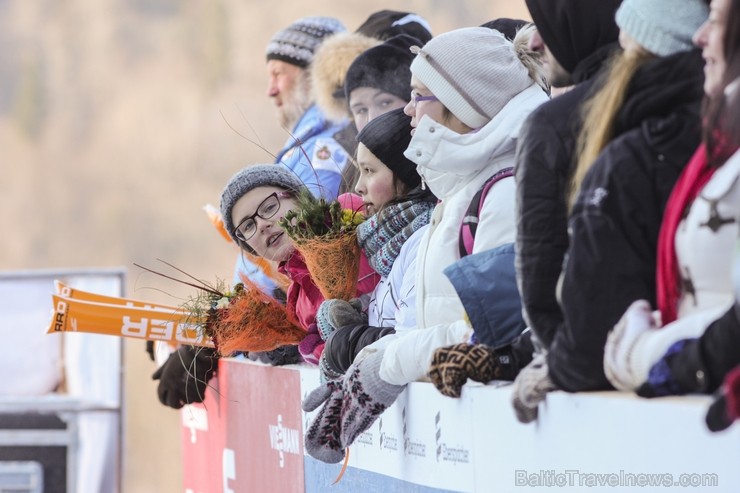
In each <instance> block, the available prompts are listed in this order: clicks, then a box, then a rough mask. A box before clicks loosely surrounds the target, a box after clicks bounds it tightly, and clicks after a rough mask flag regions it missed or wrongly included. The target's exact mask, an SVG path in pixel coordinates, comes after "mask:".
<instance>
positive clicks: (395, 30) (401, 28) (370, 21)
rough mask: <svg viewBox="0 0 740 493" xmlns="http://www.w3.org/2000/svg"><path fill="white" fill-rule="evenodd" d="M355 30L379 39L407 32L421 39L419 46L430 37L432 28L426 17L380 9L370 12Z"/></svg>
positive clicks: (382, 39)
mask: <svg viewBox="0 0 740 493" xmlns="http://www.w3.org/2000/svg"><path fill="white" fill-rule="evenodd" d="M355 32H358V33H360V34H364V35H365V36H369V37H371V38H376V39H380V40H381V41H384V40H386V39H390V38H392V37H393V36H397V35H399V34H408V35H409V36H413V37H415V38H416V39H418V40H419V41H421V44H420V45H419V46H423V45H424V44H425V43H426V42H427V41H429V40H430V39H432V29H431V28H430V27H429V23H428V22H427V21H426V19H424V18H423V17H421V16H419V15H417V14H413V13H411V12H398V11H396V10H380V11H378V12H375V13H374V14H371V15H370V17H368V18H367V20H366V21H365V22H363V23H362V25H361V26H360V27H358V28H357V31H355Z"/></svg>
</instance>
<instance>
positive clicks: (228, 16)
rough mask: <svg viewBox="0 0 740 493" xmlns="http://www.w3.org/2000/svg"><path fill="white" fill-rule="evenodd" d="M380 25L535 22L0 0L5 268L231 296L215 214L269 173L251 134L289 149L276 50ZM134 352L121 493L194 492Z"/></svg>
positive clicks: (174, 433)
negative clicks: (116, 274) (112, 276)
mask: <svg viewBox="0 0 740 493" xmlns="http://www.w3.org/2000/svg"><path fill="white" fill-rule="evenodd" d="M384 8H390V9H394V10H403V11H410V12H416V13H418V14H420V15H422V16H423V17H424V18H426V19H427V20H428V21H429V23H430V25H431V26H432V29H433V32H434V34H439V33H442V32H445V31H448V30H450V29H454V28H458V27H464V26H474V25H480V24H482V23H483V22H486V21H489V20H491V19H494V18H497V17H519V18H529V17H528V14H527V10H526V7H525V5H524V1H523V0H499V1H490V0H398V1H394V2H378V1H372V0H371V1H368V0H344V1H341V2H340V1H328V0H312V1H304V2H299V1H282V0H274V1H271V2H257V1H237V0H200V1H198V0H196V1H178V0H96V1H92V0H61V1H57V0H35V1H30V2H29V1H24V0H0V163H1V164H0V169H2V175H1V176H2V178H1V179H0V205H1V210H2V215H3V220H2V225H3V227H2V230H3V236H4V239H3V240H2V242H0V269H2V270H21V269H23V270H25V269H38V268H43V269H53V268H87V267H111V266H124V267H126V268H127V269H128V272H129V275H128V286H127V295H128V296H130V297H134V298H139V299H148V300H152V301H160V302H165V303H169V304H178V303H179V302H180V301H181V300H182V299H183V298H184V297H187V295H188V294H190V293H192V288H187V287H183V286H179V285H177V284H175V283H174V282H171V281H167V280H165V279H161V278H158V277H156V276H154V275H152V274H148V273H143V272H142V271H141V270H140V269H138V268H136V267H135V266H133V263H134V262H136V263H139V264H143V265H146V266H151V267H155V268H159V269H162V270H163V271H166V267H164V266H163V265H162V264H160V263H158V262H157V261H156V259H157V258H161V259H164V260H166V261H168V262H170V263H172V264H174V265H176V266H178V267H180V268H182V269H183V270H186V271H187V272H189V273H191V274H192V275H194V276H196V277H199V278H201V279H204V280H206V281H215V280H216V279H223V280H230V279H231V274H232V267H233V263H234V259H235V254H236V250H235V249H234V248H233V247H232V246H231V245H229V244H227V243H226V242H225V241H224V240H223V239H222V238H221V237H220V236H219V235H218V234H217V233H216V231H215V230H214V229H213V227H212V226H211V224H210V223H209V221H208V220H207V218H206V215H205V213H204V212H203V210H202V207H203V206H204V205H205V204H207V203H212V204H214V205H218V201H219V196H220V192H221V189H222V187H223V185H224V184H225V183H226V181H227V180H228V178H229V177H230V176H231V175H232V174H233V173H234V172H236V171H237V170H238V169H239V168H241V167H242V166H244V165H246V164H251V163H255V162H271V161H272V158H271V156H270V155H268V154H267V153H266V152H264V151H262V150H261V149H259V147H258V146H257V145H255V144H254V143H250V142H249V141H248V140H246V139H245V138H243V137H241V136H240V135H238V133H240V134H243V135H244V136H246V137H248V138H249V139H251V140H253V141H257V142H260V143H261V145H263V146H264V147H265V148H267V149H269V150H271V151H272V152H275V151H277V150H278V149H279V148H280V146H281V145H282V143H283V142H284V141H285V139H286V138H287V135H286V134H285V132H284V131H283V130H281V129H280V128H279V126H278V125H277V123H276V119H275V117H274V111H273V107H272V105H271V103H270V101H269V100H268V98H267V97H266V95H265V90H266V75H265V62H264V48H265V46H266V44H267V41H268V40H269V38H270V37H271V36H272V34H273V33H274V32H276V31H278V30H280V29H282V28H283V27H285V26H287V25H288V24H289V23H291V22H292V21H293V20H295V19H297V18H299V17H303V16H306V15H331V16H334V17H337V18H339V19H340V20H342V22H343V23H344V24H345V25H346V26H347V28H348V29H349V30H354V29H356V28H357V27H358V26H359V25H360V24H361V23H362V22H363V21H364V20H365V19H366V18H367V16H368V15H369V14H371V13H373V12H375V11H377V10H380V9H384ZM230 127H233V129H232V128H230ZM237 132H238V133H237ZM169 272H170V273H171V271H169ZM125 349H126V358H125V368H124V378H125V391H126V394H125V396H126V397H125V399H126V400H125V402H126V409H125V417H124V419H125V425H124V430H125V437H124V447H125V449H124V468H123V486H124V491H125V492H132V493H133V492H136V493H147V492H157V493H162V492H176V491H181V490H182V485H181V478H180V462H179V457H180V456H179V454H180V439H181V438H180V428H179V426H180V415H179V413H178V412H175V411H173V410H171V409H168V408H164V407H162V406H161V405H160V404H159V402H158V401H157V398H156V386H155V385H154V383H153V382H152V381H151V380H150V374H151V373H152V372H153V371H154V364H153V363H152V362H150V361H149V360H148V358H147V356H146V355H145V353H144V345H143V343H139V342H137V341H134V342H129V341H127V343H126V347H125Z"/></svg>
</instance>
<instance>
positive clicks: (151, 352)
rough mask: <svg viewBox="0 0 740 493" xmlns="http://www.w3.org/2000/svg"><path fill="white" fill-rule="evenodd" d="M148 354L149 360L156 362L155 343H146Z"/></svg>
mask: <svg viewBox="0 0 740 493" xmlns="http://www.w3.org/2000/svg"><path fill="white" fill-rule="evenodd" d="M146 352H147V354H148V355H149V359H150V360H152V361H154V341H146Z"/></svg>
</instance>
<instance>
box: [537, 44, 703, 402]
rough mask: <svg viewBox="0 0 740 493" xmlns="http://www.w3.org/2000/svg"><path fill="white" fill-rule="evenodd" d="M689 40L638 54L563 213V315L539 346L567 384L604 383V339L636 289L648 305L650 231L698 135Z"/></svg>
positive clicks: (592, 386) (589, 386)
mask: <svg viewBox="0 0 740 493" xmlns="http://www.w3.org/2000/svg"><path fill="white" fill-rule="evenodd" d="M703 83H704V74H703V61H702V58H701V55H700V53H699V51H698V50H692V51H690V52H684V53H678V54H675V55H672V56H669V57H662V58H657V59H654V60H651V61H649V62H647V63H645V64H644V65H643V66H642V67H641V68H640V69H639V70H638V71H637V73H636V74H635V76H634V77H633V79H632V82H631V83H630V86H629V88H628V90H627V97H626V99H625V102H624V104H623V105H622V108H621V109H620V111H619V113H618V115H617V118H616V121H615V126H614V128H615V132H614V135H615V137H614V138H613V140H612V141H611V142H610V143H609V144H608V145H607V147H606V148H604V150H603V151H602V152H601V154H600V155H599V157H598V158H597V159H596V161H595V162H594V164H593V165H592V168H591V170H590V171H589V172H588V174H587V175H586V177H585V179H584V181H583V183H582V185H581V189H580V192H579V194H578V197H577V199H576V202H575V204H574V206H573V210H572V212H571V215H570V218H569V221H568V229H569V238H570V245H569V248H568V251H567V253H566V258H565V262H564V266H563V273H562V276H561V283H562V284H561V290H560V293H559V295H560V305H561V309H562V310H563V314H564V316H565V323H564V324H562V325H561V326H560V327H559V328H558V330H557V333H556V334H555V338H554V339H553V342H552V344H551V345H550V350H549V352H548V368H549V374H550V377H551V378H552V380H553V381H554V382H555V383H556V384H557V385H558V386H559V387H560V388H562V389H564V390H568V391H581V390H599V389H608V388H611V385H610V384H609V382H608V381H607V379H606V377H605V375H604V371H603V357H604V345H605V343H606V335H607V333H608V331H609V330H610V329H611V328H613V327H614V325H615V324H616V323H617V321H618V320H619V318H620V317H621V316H622V314H623V313H624V311H625V310H626V309H627V307H628V306H629V305H630V304H631V303H632V302H633V301H635V300H637V299H646V300H648V301H649V302H650V303H651V304H653V305H655V266H656V251H657V242H658V231H659V229H660V224H661V221H662V218H663V210H664V208H665V204H666V201H667V200H668V196H669V194H670V192H671V190H672V188H673V185H674V184H675V182H676V180H677V179H678V176H679V174H680V173H681V171H682V170H683V168H684V166H685V165H686V163H687V162H688V161H689V159H690V157H691V155H692V154H693V153H694V151H695V150H696V147H697V146H698V145H699V142H700V137H701V123H700V116H699V113H700V106H701V100H702V97H703V89H702V87H703Z"/></svg>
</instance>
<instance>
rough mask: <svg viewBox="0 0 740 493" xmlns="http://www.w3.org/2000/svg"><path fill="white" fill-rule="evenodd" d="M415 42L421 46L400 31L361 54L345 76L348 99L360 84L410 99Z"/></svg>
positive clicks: (345, 93)
mask: <svg viewBox="0 0 740 493" xmlns="http://www.w3.org/2000/svg"><path fill="white" fill-rule="evenodd" d="M412 46H422V42H421V41H419V40H418V39H416V38H414V37H412V36H409V35H406V34H400V35H398V36H394V37H392V38H391V39H389V40H387V41H386V42H385V43H383V44H381V45H378V46H374V47H373V48H370V49H369V50H366V51H365V52H363V53H362V54H361V55H360V56H358V57H357V58H356V59H355V61H354V62H352V65H350V66H349V69H348V70H347V76H346V77H345V79H344V96H345V98H346V99H347V101H349V95H350V93H351V92H352V91H353V90H355V89H357V88H358V87H374V88H376V89H380V90H381V91H383V92H387V93H390V94H393V95H395V96H398V97H399V98H401V99H403V100H404V101H408V100H409V96H410V94H411V69H410V68H409V67H410V66H411V62H412V61H413V60H414V56H415V55H414V54H413V53H411V47H412Z"/></svg>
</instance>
